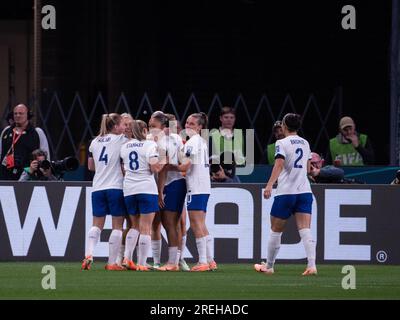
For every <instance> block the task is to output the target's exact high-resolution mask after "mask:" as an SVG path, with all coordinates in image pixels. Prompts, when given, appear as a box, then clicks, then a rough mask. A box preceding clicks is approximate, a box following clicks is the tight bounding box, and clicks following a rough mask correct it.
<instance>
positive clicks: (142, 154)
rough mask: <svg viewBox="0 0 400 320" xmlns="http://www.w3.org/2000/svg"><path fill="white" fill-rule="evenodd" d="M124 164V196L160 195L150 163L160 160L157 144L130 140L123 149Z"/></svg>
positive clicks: (149, 141)
mask: <svg viewBox="0 0 400 320" xmlns="http://www.w3.org/2000/svg"><path fill="white" fill-rule="evenodd" d="M120 156H121V159H122V161H123V163H124V169H125V178H124V188H123V189H124V196H125V197H127V196H131V195H135V194H158V190H157V184H156V181H155V179H154V174H153V173H152V172H151V170H150V161H152V160H153V161H154V160H156V159H158V157H159V154H158V149H157V144H156V143H155V142H154V141H151V140H143V141H139V140H136V139H132V140H129V141H128V142H126V143H125V144H124V145H123V146H122V148H121V154H120Z"/></svg>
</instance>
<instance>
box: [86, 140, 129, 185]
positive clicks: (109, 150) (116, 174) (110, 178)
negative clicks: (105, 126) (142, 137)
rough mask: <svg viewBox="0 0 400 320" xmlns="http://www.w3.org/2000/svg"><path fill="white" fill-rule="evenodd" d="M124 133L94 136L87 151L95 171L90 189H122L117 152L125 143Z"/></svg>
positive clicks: (121, 176)
mask: <svg viewBox="0 0 400 320" xmlns="http://www.w3.org/2000/svg"><path fill="white" fill-rule="evenodd" d="M125 141H126V138H125V136H124V135H116V134H111V133H110V134H107V135H105V136H103V137H100V136H99V137H96V138H95V139H93V141H92V142H91V144H90V147H89V152H90V156H91V157H93V160H94V164H95V169H96V173H95V175H94V178H93V189H92V191H93V192H94V191H100V190H107V189H122V181H123V175H122V170H121V165H120V158H119V152H120V150H121V146H122V144H123V143H125Z"/></svg>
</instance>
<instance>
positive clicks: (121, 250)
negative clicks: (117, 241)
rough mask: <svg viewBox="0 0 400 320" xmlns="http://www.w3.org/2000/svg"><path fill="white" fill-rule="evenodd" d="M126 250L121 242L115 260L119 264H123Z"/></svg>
mask: <svg viewBox="0 0 400 320" xmlns="http://www.w3.org/2000/svg"><path fill="white" fill-rule="evenodd" d="M124 252H125V245H124V244H122V243H121V246H120V247H119V251H118V256H117V260H116V262H115V263H116V264H117V265H119V266H120V265H121V264H122V260H123V259H124Z"/></svg>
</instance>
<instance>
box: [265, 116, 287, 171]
mask: <svg viewBox="0 0 400 320" xmlns="http://www.w3.org/2000/svg"><path fill="white" fill-rule="evenodd" d="M272 134H273V135H274V138H275V142H274V143H271V144H269V145H268V146H267V158H268V164H270V165H274V163H275V143H276V141H278V140H280V139H283V138H284V137H285V135H284V134H283V129H282V121H275V123H274V125H273V126H272Z"/></svg>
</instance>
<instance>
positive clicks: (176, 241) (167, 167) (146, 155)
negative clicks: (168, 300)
mask: <svg viewBox="0 0 400 320" xmlns="http://www.w3.org/2000/svg"><path fill="white" fill-rule="evenodd" d="M174 120H175V119H174V116H173V115H168V114H164V113H163V112H161V111H157V112H155V113H154V114H153V115H152V116H151V118H150V121H149V125H148V126H147V124H146V123H145V122H143V121H141V120H134V119H133V118H132V117H131V116H130V115H128V114H123V115H119V114H116V113H112V114H106V115H103V118H102V121H101V125H100V133H99V135H98V136H97V137H96V138H95V139H94V140H93V141H92V143H91V144H90V147H89V159H88V167H89V170H91V171H94V172H95V175H94V178H93V188H92V210H93V226H92V227H91V229H90V230H89V233H88V240H87V248H86V253H85V259H84V260H83V262H82V269H83V270H90V268H91V265H92V263H93V251H94V248H95V247H96V244H97V243H98V242H99V239H100V234H101V232H102V230H103V228H104V222H105V218H106V216H107V215H111V216H112V232H111V235H110V238H109V257H108V263H107V264H106V266H105V269H106V270H114V271H122V270H138V271H149V270H150V269H151V267H150V265H149V264H148V263H147V258H148V256H149V255H150V252H151V250H153V257H154V262H155V264H158V263H159V262H160V261H159V259H160V258H159V257H160V251H161V240H160V239H161V234H160V228H161V224H162V225H163V226H164V228H165V230H166V233H167V238H168V262H167V263H166V264H165V265H164V266H159V267H158V266H157V268H156V269H157V270H159V271H179V270H185V271H188V270H190V271H209V270H216V269H217V264H216V263H215V261H214V257H213V248H212V246H213V241H212V238H211V236H210V235H209V233H208V230H207V227H206V224H205V218H206V211H207V202H208V198H209V196H210V191H211V185H210V174H209V160H208V147H207V144H206V141H205V140H204V139H203V138H202V137H201V135H200V133H201V130H202V129H206V128H207V116H206V115H205V114H204V113H194V114H192V115H190V116H189V117H188V118H187V120H186V124H185V131H184V132H183V134H181V135H179V134H177V133H174V132H173V131H174V130H171V128H170V125H169V124H173V123H175V124H176V122H174ZM171 121H172V122H171ZM182 136H183V137H185V140H187V138H186V137H188V138H189V139H188V140H187V141H184V140H183V139H182ZM185 199H186V206H185ZM185 207H186V208H185ZM186 209H187V212H188V214H189V219H190V227H191V229H192V230H193V233H194V236H195V238H196V246H197V250H198V255H199V261H198V263H197V264H196V265H195V266H193V267H192V268H191V269H189V268H188V266H187V265H186V263H185V262H184V260H183V257H182V256H183V250H184V248H185V244H186V226H185V216H186ZM125 219H126V226H127V228H126V229H125V230H123V225H124V220H125ZM152 239H153V240H152ZM135 248H137V263H134V262H133V260H132V259H133V258H132V256H133V252H134V250H135Z"/></svg>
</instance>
